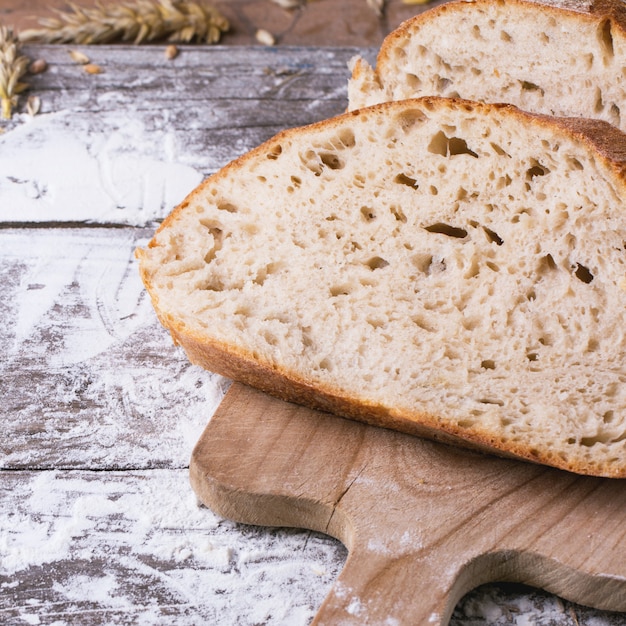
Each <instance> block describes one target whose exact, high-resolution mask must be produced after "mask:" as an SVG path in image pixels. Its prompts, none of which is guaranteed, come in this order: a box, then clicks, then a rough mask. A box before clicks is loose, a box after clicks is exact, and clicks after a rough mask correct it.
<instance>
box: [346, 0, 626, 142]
mask: <svg viewBox="0 0 626 626" xmlns="http://www.w3.org/2000/svg"><path fill="white" fill-rule="evenodd" d="M625 71H626V5H625V4H624V3H623V2H622V1H621V0H595V1H585V0H581V1H576V2H567V1H562V2H559V1H553V2H547V1H544V2H540V1H534V0H470V1H467V0H456V1H454V2H450V3H446V4H443V5H440V6H438V7H435V8H433V9H430V10H428V11H426V12H424V13H422V14H420V15H418V16H416V17H415V18H413V19H410V20H407V21H406V22H405V23H404V24H402V25H401V26H400V27H399V28H397V29H396V30H395V31H393V32H392V33H390V34H389V35H388V36H387V37H386V39H385V40H384V42H383V44H382V46H381V49H380V52H379V55H378V59H377V63H376V68H375V70H374V69H372V68H371V67H370V66H369V65H368V64H367V63H366V62H365V61H363V60H362V59H358V60H356V61H355V62H354V66H353V74H352V78H351V80H350V84H349V109H351V110H352V109H357V108H360V107H363V106H367V105H371V104H376V103H379V102H385V101H387V100H402V99H403V98H415V97H420V96H431V95H437V96H445V97H460V98H466V99H469V100H481V101H486V102H507V103H511V104H515V105H516V106H518V107H520V108H522V109H525V110H528V111H533V112H536V113H544V114H546V115H558V116H572V117H589V118H594V119H602V120H605V121H607V122H609V123H611V124H613V125H614V126H617V127H618V128H620V129H622V130H624V129H626V109H624V107H626V74H625ZM623 109H624V110H623Z"/></svg>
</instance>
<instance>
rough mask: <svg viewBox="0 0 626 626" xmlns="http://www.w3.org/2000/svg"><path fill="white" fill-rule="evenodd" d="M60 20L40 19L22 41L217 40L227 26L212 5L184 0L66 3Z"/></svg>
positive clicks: (27, 31) (132, 41)
mask: <svg viewBox="0 0 626 626" xmlns="http://www.w3.org/2000/svg"><path fill="white" fill-rule="evenodd" d="M69 6H70V9H69V10H68V11H61V10H57V11H56V14H57V16H58V18H43V19H41V20H39V24H40V26H41V28H37V29H29V30H24V31H22V32H21V33H20V39H21V40H22V41H29V42H38V43H74V44H102V43H112V42H116V41H121V42H131V43H134V44H141V43H148V42H153V41H158V40H167V41H171V42H178V43H190V42H192V41H195V42H199V43H217V42H218V41H219V40H220V37H221V35H222V33H223V32H226V31H227V30H228V29H229V27H230V25H229V23H228V20H226V18H224V17H223V16H222V15H221V13H220V12H219V11H218V10H217V9H216V8H214V7H212V6H209V5H203V4H199V3H196V2H190V1H188V0H134V1H127V2H119V3H116V4H107V5H104V4H101V3H97V4H96V5H95V7H93V8H82V7H79V6H78V5H76V4H70V5H69Z"/></svg>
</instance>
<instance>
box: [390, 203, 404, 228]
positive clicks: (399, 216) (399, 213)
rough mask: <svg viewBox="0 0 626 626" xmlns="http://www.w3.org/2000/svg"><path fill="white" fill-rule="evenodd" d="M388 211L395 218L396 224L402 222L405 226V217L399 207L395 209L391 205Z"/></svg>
mask: <svg viewBox="0 0 626 626" xmlns="http://www.w3.org/2000/svg"><path fill="white" fill-rule="evenodd" d="M389 211H391V214H392V215H393V216H394V217H395V218H396V220H397V221H398V222H402V223H403V224H406V215H405V214H404V212H403V211H402V209H401V208H400V207H397V206H395V205H393V204H392V205H391V206H390V207H389Z"/></svg>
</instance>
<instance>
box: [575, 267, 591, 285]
mask: <svg viewBox="0 0 626 626" xmlns="http://www.w3.org/2000/svg"><path fill="white" fill-rule="evenodd" d="M574 275H575V276H576V278H578V280H580V281H582V282H583V283H586V284H587V285H588V284H589V283H590V282H591V281H592V280H593V274H592V273H591V271H590V270H589V268H588V267H585V266H584V265H581V264H580V263H577V264H576V271H575V272H574Z"/></svg>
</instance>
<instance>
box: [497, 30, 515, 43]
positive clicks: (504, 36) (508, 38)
mask: <svg viewBox="0 0 626 626" xmlns="http://www.w3.org/2000/svg"><path fill="white" fill-rule="evenodd" d="M500 39H501V40H502V41H506V42H507V43H509V42H511V41H513V37H511V35H509V33H507V32H506V31H505V30H501V31H500Z"/></svg>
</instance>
